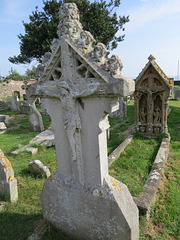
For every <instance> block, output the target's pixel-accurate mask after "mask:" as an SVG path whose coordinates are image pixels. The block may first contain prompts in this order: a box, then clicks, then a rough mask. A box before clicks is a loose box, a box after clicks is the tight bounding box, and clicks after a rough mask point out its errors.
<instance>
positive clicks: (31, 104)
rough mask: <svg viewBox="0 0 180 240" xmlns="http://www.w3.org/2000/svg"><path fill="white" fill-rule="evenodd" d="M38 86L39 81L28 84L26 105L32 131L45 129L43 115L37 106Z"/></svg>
mask: <svg viewBox="0 0 180 240" xmlns="http://www.w3.org/2000/svg"><path fill="white" fill-rule="evenodd" d="M36 87H37V83H33V84H31V85H28V86H26V96H25V97H26V107H28V120H29V130H30V131H31V132H42V131H44V125H43V121H42V116H41V114H40V112H39V111H38V110H37V108H36V104H35V102H36V99H37V96H36Z"/></svg>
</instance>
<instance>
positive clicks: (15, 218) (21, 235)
mask: <svg viewBox="0 0 180 240" xmlns="http://www.w3.org/2000/svg"><path fill="white" fill-rule="evenodd" d="M40 219H42V215H41V214H18V213H9V212H6V211H4V212H1V213H0V239H1V240H24V239H27V238H28V237H29V236H30V235H31V234H32V232H33V231H34V228H35V227H36V226H35V224H36V223H37V222H38V221H39V220H40Z"/></svg>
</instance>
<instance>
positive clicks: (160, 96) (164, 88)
mask: <svg viewBox="0 0 180 240" xmlns="http://www.w3.org/2000/svg"><path fill="white" fill-rule="evenodd" d="M148 59H149V62H148V63H147V64H146V66H145V67H144V69H143V70H142V72H141V73H140V74H139V76H138V77H137V79H136V86H135V89H136V90H135V93H134V100H135V101H134V104H135V123H136V130H137V131H138V132H141V133H142V134H144V135H146V136H150V137H151V136H152V137H153V136H157V135H158V134H159V133H165V134H168V128H167V115H168V103H169V96H170V86H169V82H168V78H167V77H166V75H165V74H164V72H163V71H162V70H161V69H160V67H159V66H158V64H157V63H156V62H155V58H154V57H153V56H152V55H150V56H149V58H148Z"/></svg>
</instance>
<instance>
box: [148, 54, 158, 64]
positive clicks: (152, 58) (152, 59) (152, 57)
mask: <svg viewBox="0 0 180 240" xmlns="http://www.w3.org/2000/svg"><path fill="white" fill-rule="evenodd" d="M148 60H149V61H150V62H152V61H154V60H156V58H155V57H154V56H153V55H152V54H151V55H150V56H149V57H148Z"/></svg>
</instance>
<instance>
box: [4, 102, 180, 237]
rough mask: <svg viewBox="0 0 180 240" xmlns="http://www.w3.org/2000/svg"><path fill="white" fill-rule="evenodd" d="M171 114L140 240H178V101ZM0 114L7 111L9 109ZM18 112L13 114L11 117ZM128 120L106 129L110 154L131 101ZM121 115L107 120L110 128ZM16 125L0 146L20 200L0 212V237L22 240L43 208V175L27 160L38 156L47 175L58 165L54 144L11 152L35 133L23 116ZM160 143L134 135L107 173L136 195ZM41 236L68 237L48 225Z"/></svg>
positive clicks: (130, 121) (131, 115) (119, 137)
mask: <svg viewBox="0 0 180 240" xmlns="http://www.w3.org/2000/svg"><path fill="white" fill-rule="evenodd" d="M170 106H171V109H172V110H171V114H170V116H169V119H168V129H169V132H170V135H171V143H170V155H169V158H168V161H167V164H166V167H165V171H164V175H163V177H162V182H161V186H160V188H159V190H158V194H157V202H156V204H155V206H154V207H153V209H152V211H151V217H150V223H149V224H147V223H146V220H145V218H144V217H140V240H148V239H155V240H167V239H169V240H175V239H178V237H179V235H180V233H178V229H179V224H178V220H179V219H180V218H179V213H180V209H179V201H180V194H179V191H178V184H179V169H180V166H179V165H180V163H179V161H178V160H179V159H180V119H179V116H180V101H170ZM0 114H8V115H11V112H10V111H6V112H2V111H1V112H0ZM16 116H18V114H17V115H16ZM127 119H128V121H126V122H125V123H124V124H123V123H122V125H121V126H120V127H119V128H117V129H115V130H113V131H112V132H111V136H110V139H109V141H108V153H110V152H112V151H113V150H114V149H115V148H116V147H117V146H118V145H119V144H120V143H121V142H122V141H123V140H124V139H125V136H122V135H119V134H118V133H119V132H123V131H125V130H126V129H127V128H129V127H130V126H131V125H132V124H133V122H134V107H133V102H131V104H130V105H128V116H127ZM123 121H124V119H121V120H119V119H118V120H117V119H110V125H111V127H112V126H114V125H115V124H117V123H119V122H123ZM43 122H44V125H45V128H47V127H48V126H49V124H50V119H49V118H48V117H47V116H44V117H43ZM17 124H21V128H20V129H16V130H12V131H9V132H8V133H7V134H3V135H0V148H1V149H2V151H3V152H4V154H5V155H6V156H7V158H8V159H9V160H10V161H11V163H12V166H13V169H14V172H15V177H16V179H17V181H18V193H19V199H18V201H17V202H16V203H9V202H7V206H6V210H5V211H3V212H1V213H0V233H1V237H0V239H1V240H7V239H8V240H24V239H27V238H28V236H30V235H31V233H32V232H33V231H34V229H35V227H37V226H40V225H41V224H42V218H43V216H42V212H41V203H40V194H41V190H42V188H43V184H44V181H45V180H44V179H43V178H41V176H38V177H34V176H32V175H30V173H29V172H28V164H29V162H30V161H33V160H35V159H39V160H40V161H42V162H43V164H44V165H46V166H48V167H49V169H50V171H51V173H52V172H54V171H55V170H56V169H57V162H56V154H55V148H54V147H51V148H47V149H46V148H45V147H42V146H38V149H39V151H38V154H37V155H35V156H31V154H30V153H28V152H26V151H24V152H22V153H20V154H18V155H17V156H12V155H11V152H12V151H13V150H15V149H16V148H17V145H18V144H22V145H25V144H28V143H29V141H30V140H31V139H32V138H33V137H34V136H36V135H37V133H32V132H29V131H28V121H27V116H26V115H25V116H24V117H23V118H19V119H16V120H15V121H14V125H17ZM158 146H159V141H157V140H154V139H144V138H142V137H141V136H138V135H136V136H135V137H134V140H133V142H132V143H131V144H130V145H129V146H128V147H127V148H126V149H125V151H124V153H123V154H122V155H121V157H120V158H119V159H118V160H117V161H116V162H114V163H113V164H112V165H111V166H110V174H111V175H113V176H114V177H115V178H117V179H118V180H121V181H122V182H124V183H125V184H127V185H128V188H129V190H130V192H131V193H132V194H133V195H138V194H139V193H140V191H141V190H142V188H143V184H144V182H145V180H146V178H147V176H148V173H149V170H150V166H151V164H152V162H153V160H154V157H155V155H156V152H157V149H158ZM3 200H6V199H3V198H0V201H3ZM42 239H44V240H48V239H49V240H50V239H54V240H55V239H61V240H67V239H70V238H68V237H67V236H64V235H63V234H61V233H60V232H59V231H57V230H56V229H55V228H53V227H52V226H49V228H48V231H47V232H46V234H45V235H44V236H43V238H42Z"/></svg>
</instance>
